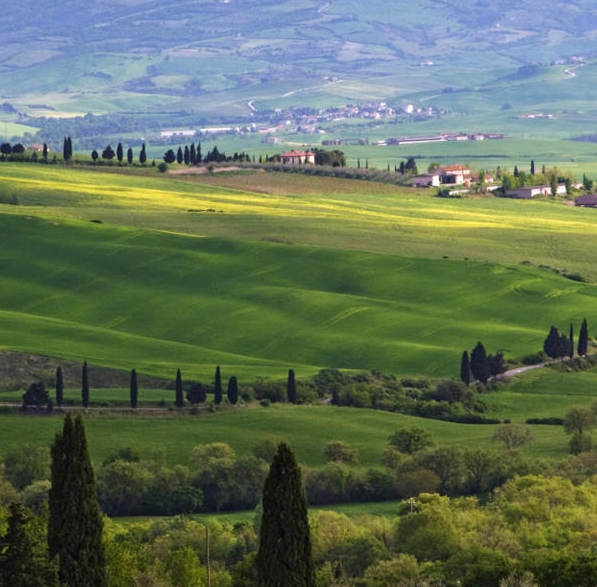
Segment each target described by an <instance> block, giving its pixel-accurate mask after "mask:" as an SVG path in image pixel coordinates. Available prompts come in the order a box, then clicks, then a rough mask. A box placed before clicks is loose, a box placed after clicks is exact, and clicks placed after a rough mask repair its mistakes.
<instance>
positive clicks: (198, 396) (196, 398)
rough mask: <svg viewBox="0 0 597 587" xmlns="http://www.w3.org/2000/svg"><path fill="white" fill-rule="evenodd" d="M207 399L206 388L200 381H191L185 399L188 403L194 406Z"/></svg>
mask: <svg viewBox="0 0 597 587" xmlns="http://www.w3.org/2000/svg"><path fill="white" fill-rule="evenodd" d="M206 399H207V388H206V387H205V385H203V384H202V383H198V382H197V381H193V383H191V385H190V386H189V389H188V390H187V400H188V401H189V403H191V404H193V405H194V406H196V405H197V404H203V403H205V400H206Z"/></svg>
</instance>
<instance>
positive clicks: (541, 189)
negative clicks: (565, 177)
mask: <svg viewBox="0 0 597 587" xmlns="http://www.w3.org/2000/svg"><path fill="white" fill-rule="evenodd" d="M556 194H557V195H558V196H563V195H565V194H566V184H565V183H559V184H558V187H557V190H556ZM504 195H505V196H506V197H507V198H517V199H519V200H530V199H531V198H534V197H535V196H551V187H550V186H548V185H533V186H528V187H524V188H516V189H513V190H508V191H506V193H505V194H504Z"/></svg>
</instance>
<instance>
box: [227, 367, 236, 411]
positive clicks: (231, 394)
mask: <svg viewBox="0 0 597 587" xmlns="http://www.w3.org/2000/svg"><path fill="white" fill-rule="evenodd" d="M226 396H227V397H228V401H229V402H230V403H231V404H232V405H233V406H235V405H236V402H238V381H237V379H236V377H235V376H234V375H233V376H232V377H231V378H230V379H229V380H228V389H227V390H226Z"/></svg>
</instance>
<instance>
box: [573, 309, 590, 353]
mask: <svg viewBox="0 0 597 587" xmlns="http://www.w3.org/2000/svg"><path fill="white" fill-rule="evenodd" d="M588 347H589V329H588V327H587V319H586V318H583V321H582V325H581V327H580V332H579V333H578V346H577V348H576V350H577V352H578V354H579V355H580V356H581V357H584V356H585V355H586V354H587V350H588Z"/></svg>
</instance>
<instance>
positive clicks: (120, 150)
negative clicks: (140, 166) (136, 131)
mask: <svg viewBox="0 0 597 587" xmlns="http://www.w3.org/2000/svg"><path fill="white" fill-rule="evenodd" d="M123 158H124V150H123V148H122V143H120V142H119V143H118V145H116V159H118V163H122V160H123Z"/></svg>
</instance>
